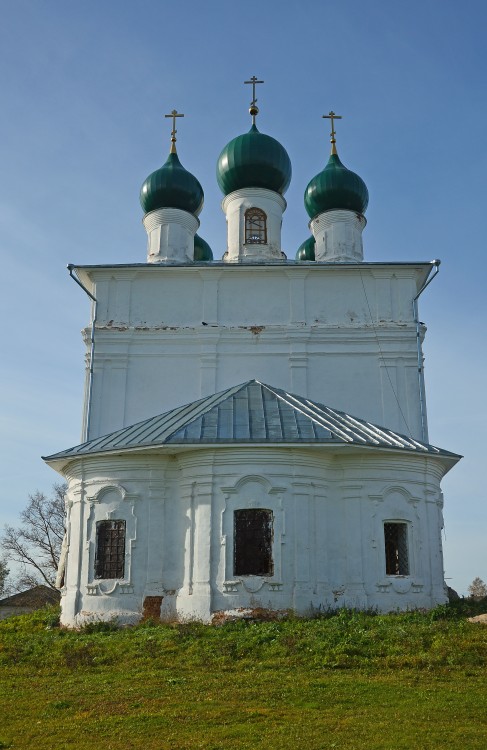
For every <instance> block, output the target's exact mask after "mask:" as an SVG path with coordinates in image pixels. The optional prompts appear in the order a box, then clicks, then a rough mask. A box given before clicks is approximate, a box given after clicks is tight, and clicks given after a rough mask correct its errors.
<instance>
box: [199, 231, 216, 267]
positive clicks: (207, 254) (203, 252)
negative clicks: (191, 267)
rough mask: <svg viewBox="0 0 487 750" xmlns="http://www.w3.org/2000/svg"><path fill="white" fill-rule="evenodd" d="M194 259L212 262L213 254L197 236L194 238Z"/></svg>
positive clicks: (207, 245) (206, 244) (204, 241)
mask: <svg viewBox="0 0 487 750" xmlns="http://www.w3.org/2000/svg"><path fill="white" fill-rule="evenodd" d="M194 259H195V260H196V261H209V260H213V253H212V251H211V247H210V246H209V244H208V243H207V242H206V240H204V239H203V238H202V237H200V236H199V235H197V234H195V236H194Z"/></svg>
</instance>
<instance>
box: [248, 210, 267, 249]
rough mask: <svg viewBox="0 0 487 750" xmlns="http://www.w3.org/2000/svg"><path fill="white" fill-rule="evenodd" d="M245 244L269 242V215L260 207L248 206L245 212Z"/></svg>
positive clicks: (264, 243)
mask: <svg viewBox="0 0 487 750" xmlns="http://www.w3.org/2000/svg"><path fill="white" fill-rule="evenodd" d="M245 244H246V245H266V244H267V216H266V214H265V213H264V211H262V210H261V209H260V208H248V209H247V211H246V212H245Z"/></svg>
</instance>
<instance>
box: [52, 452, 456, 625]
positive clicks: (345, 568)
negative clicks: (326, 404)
mask: <svg viewBox="0 0 487 750" xmlns="http://www.w3.org/2000/svg"><path fill="white" fill-rule="evenodd" d="M446 470H447V468H446V465H445V462H442V461H440V460H439V459H436V458H434V459H432V458H430V457H424V456H421V457H418V456H411V457H410V456H408V457H405V456H391V455H388V454H387V453H384V454H380V453H378V454H377V455H374V456H373V457H372V458H371V456H370V455H367V453H365V452H363V451H362V452H361V451H360V450H358V451H352V453H349V452H348V451H342V452H341V454H340V452H337V451H327V450H326V449H325V450H323V449H321V450H320V449H316V448H315V449H313V448H308V449H289V448H288V449H278V450H276V449H274V448H265V447H261V448H257V449H255V448H245V447H239V448H237V447H236V448H230V449H228V448H227V449H223V450H214V449H203V450H193V451H183V452H180V453H177V454H175V455H163V454H161V455H151V456H145V457H142V456H139V457H136V456H133V457H131V458H130V459H129V460H127V458H126V457H119V458H117V457H111V458H110V459H109V460H108V459H106V458H105V459H101V458H90V459H84V460H83V461H79V462H77V463H73V464H72V465H71V466H70V468H69V471H68V472H67V476H68V479H69V493H68V498H69V500H68V506H69V511H68V533H69V537H68V540H69V550H70V556H69V559H68V564H67V568H66V582H65V594H64V603H63V622H64V623H65V624H70V625H79V624H82V623H83V622H84V621H89V620H93V619H96V618H100V619H105V618H107V617H111V618H113V617H116V618H117V619H118V620H119V621H120V622H136V621H137V620H138V619H140V617H141V615H142V613H143V610H144V604H145V602H146V599H147V597H149V598H152V597H156V598H158V599H156V601H158V603H159V606H160V613H161V617H162V618H163V619H167V620H173V619H193V618H197V619H202V620H204V621H209V620H211V619H212V617H213V616H215V615H216V616H218V615H219V614H220V613H224V612H226V611H233V610H238V609H239V608H243V609H248V610H252V609H257V608H262V607H263V608H268V609H271V610H276V611H285V610H295V611H296V612H300V613H303V614H304V613H312V612H316V611H320V610H321V611H326V610H327V609H329V608H333V607H340V606H346V607H356V608H367V607H376V608H378V609H379V610H382V611H388V610H394V609H406V608H409V609H414V608H418V607H431V606H432V605H434V604H437V603H442V602H444V601H445V593H444V585H443V562H442V552H441V538H440V529H441V526H442V507H443V498H442V494H441V490H440V486H439V483H440V479H441V477H442V476H443V474H444V472H445V471H446ZM248 507H251V508H267V509H270V510H271V511H272V513H273V522H274V527H273V550H272V553H273V561H274V570H273V575H269V576H248V577H246V576H239V577H235V575H234V574H233V559H234V551H233V513H234V511H235V510H236V509H238V508H248ZM106 518H117V519H119V518H122V519H124V520H125V521H126V552H125V557H126V564H125V575H124V577H123V579H120V580H98V579H96V578H95V577H94V556H95V536H96V534H95V529H96V523H97V521H99V520H102V519H106ZM388 521H389V522H390V521H393V522H397V521H399V522H402V523H404V524H406V527H407V535H408V549H409V559H410V574H409V575H407V576H388V575H386V570H385V562H384V549H383V547H384V543H383V536H384V531H383V528H384V523H385V522H388ZM80 530H81V533H80ZM149 601H150V599H149ZM151 603H152V602H151Z"/></svg>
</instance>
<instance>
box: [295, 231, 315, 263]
mask: <svg viewBox="0 0 487 750" xmlns="http://www.w3.org/2000/svg"><path fill="white" fill-rule="evenodd" d="M296 260H316V258H315V238H314V237H308V239H307V240H305V241H304V242H303V243H302V244H301V245H300V246H299V247H298V252H297V253H296Z"/></svg>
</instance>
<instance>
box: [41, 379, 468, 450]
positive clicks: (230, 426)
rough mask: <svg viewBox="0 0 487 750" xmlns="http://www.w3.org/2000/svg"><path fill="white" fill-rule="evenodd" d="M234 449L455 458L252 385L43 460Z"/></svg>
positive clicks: (312, 403) (261, 385)
mask: <svg viewBox="0 0 487 750" xmlns="http://www.w3.org/2000/svg"><path fill="white" fill-rule="evenodd" d="M235 443H240V444H242V443H259V444H263V443H264V444H265V443H267V444H269V445H275V444H283V443H286V444H292V443H298V444H299V443H301V444H302V443H308V444H309V443H315V444H337V445H340V444H349V445H361V446H369V447H377V448H398V449H402V450H408V451H415V452H417V453H422V454H433V455H442V456H450V457H456V454H453V453H448V452H447V451H443V450H441V449H440V448H435V447H434V446H432V445H428V444H426V443H421V442H419V441H417V440H413V439H412V438H408V437H406V436H404V435H400V434H398V433H396V432H393V431H392V430H388V429H387V428H385V427H378V426H377V425H374V424H371V423H370V422H366V421H365V420H363V419H358V418H357V417H352V416H350V415H349V414H345V412H342V411H337V410H336V409H332V408H330V407H328V406H324V405H323V404H319V403H317V402H316V401H311V400H310V399H307V398H304V397H302V396H297V395H294V394H292V393H287V392H286V391H283V390H281V389H279V388H273V387H272V386H269V385H266V384H265V383H260V382H259V381H258V380H249V381H248V382H246V383H243V384H241V385H237V386H234V387H233V388H228V389H227V390H225V391H221V392H220V393H216V394H214V395H213V396H208V397H206V398H202V399H200V400H199V401H194V402H193V403H190V404H186V405H185V406H180V407H178V408H177V409H173V410H171V411H168V412H166V413H165V414H161V415H158V416H156V417H151V418H150V419H145V420H144V421H143V422H138V423H137V424H134V425H131V426H130V427H124V428H122V429H121V430H117V431H116V432H112V433H110V434H108V435H103V436H102V437H99V438H95V439H94V440H90V441H88V442H87V443H83V444H82V445H77V446H75V447H74V448H69V449H68V450H65V451H61V452H60V453H55V454H53V455H51V456H47V457H45V459H44V460H45V461H47V462H52V461H57V460H59V459H70V458H76V457H77V456H86V455H95V454H99V453H107V452H109V453H114V452H115V453H118V452H120V451H126V450H134V449H137V450H140V449H143V448H156V447H160V446H163V445H202V444H212V445H222V444H235Z"/></svg>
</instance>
